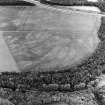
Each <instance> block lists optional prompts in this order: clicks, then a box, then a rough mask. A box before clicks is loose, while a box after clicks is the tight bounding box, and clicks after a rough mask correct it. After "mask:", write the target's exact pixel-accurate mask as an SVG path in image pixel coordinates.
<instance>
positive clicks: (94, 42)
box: [0, 6, 101, 71]
mask: <svg viewBox="0 0 105 105" xmlns="http://www.w3.org/2000/svg"><path fill="white" fill-rule="evenodd" d="M0 12H1V19H0V22H1V27H0V29H1V32H2V33H1V34H2V35H1V36H2V37H3V40H5V43H6V44H7V46H8V52H9V51H10V53H11V54H10V53H9V54H10V55H12V56H13V57H12V56H11V57H10V58H8V57H9V56H8V57H6V58H7V59H6V61H7V62H8V60H9V59H11V60H10V61H13V62H14V64H13V63H11V64H13V65H14V66H13V68H15V69H18V70H20V71H29V70H34V71H51V70H57V71H58V70H63V69H68V68H71V67H72V66H75V65H77V64H79V63H80V62H81V61H83V60H85V59H87V58H88V57H89V56H91V55H92V54H93V53H94V51H95V50H96V49H97V46H98V44H99V43H100V39H99V38H98V34H97V32H98V30H99V27H100V24H101V19H100V16H94V15H90V14H86V13H83V14H79V13H75V12H73V13H70V14H68V13H62V12H59V11H57V10H50V9H47V8H40V7H37V6H34V7H1V11H0ZM1 39H2V38H1ZM2 48H3V49H4V47H2ZM3 49H2V50H1V51H2V53H3V52H7V51H5V50H4V51H3ZM4 54H5V53H4ZM4 57H5V55H4ZM2 59H3V58H2ZM10 61H9V62H10ZM15 61H16V62H15ZM1 62H2V61H1ZM4 67H6V66H4ZM11 67H12V66H11ZM18 70H17V71H18Z"/></svg>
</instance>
